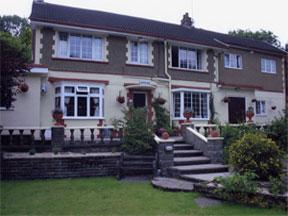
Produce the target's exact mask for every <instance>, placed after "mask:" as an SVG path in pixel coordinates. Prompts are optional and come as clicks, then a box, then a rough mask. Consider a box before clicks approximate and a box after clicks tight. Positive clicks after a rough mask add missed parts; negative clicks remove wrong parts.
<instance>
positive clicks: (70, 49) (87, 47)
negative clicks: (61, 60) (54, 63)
mask: <svg viewBox="0 0 288 216" xmlns="http://www.w3.org/2000/svg"><path fill="white" fill-rule="evenodd" d="M103 44H104V43H103V39H102V38H98V37H93V36H91V35H80V34H69V33H66V32H59V44H58V45H59V47H58V56H59V57H65V58H76V59H86V60H97V61H103Z"/></svg>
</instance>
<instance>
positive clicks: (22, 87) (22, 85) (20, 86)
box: [18, 82, 29, 93]
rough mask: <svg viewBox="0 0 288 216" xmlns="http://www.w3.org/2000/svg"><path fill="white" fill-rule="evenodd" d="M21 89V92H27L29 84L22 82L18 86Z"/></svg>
mask: <svg viewBox="0 0 288 216" xmlns="http://www.w3.org/2000/svg"><path fill="white" fill-rule="evenodd" d="M18 88H19V89H20V91H21V92H23V93H25V92H28V90H29V86H28V84H27V83H24V82H23V83H21V84H20V85H19V87H18Z"/></svg>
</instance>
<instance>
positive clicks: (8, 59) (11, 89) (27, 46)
mask: <svg viewBox="0 0 288 216" xmlns="http://www.w3.org/2000/svg"><path fill="white" fill-rule="evenodd" d="M31 37H32V36H31V29H30V27H29V23H28V20H27V19H25V18H21V17H18V16H16V15H14V16H2V17H1V16H0V54H1V61H0V64H1V71H0V72H1V84H0V92H1V104H0V105H1V107H6V108H7V109H8V108H9V107H11V106H12V102H13V101H15V100H16V98H15V95H16V89H17V88H16V86H17V85H19V78H20V77H21V76H22V75H23V74H24V73H25V72H27V71H28V70H29V68H28V66H27V63H28V62H29V61H30V60H31V53H32V52H31V47H32V45H31V44H32V39H31Z"/></svg>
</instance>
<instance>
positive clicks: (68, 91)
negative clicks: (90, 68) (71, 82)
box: [64, 86, 75, 93]
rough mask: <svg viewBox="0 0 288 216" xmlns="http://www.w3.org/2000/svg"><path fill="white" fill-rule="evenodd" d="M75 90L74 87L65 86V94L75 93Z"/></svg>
mask: <svg viewBox="0 0 288 216" xmlns="http://www.w3.org/2000/svg"><path fill="white" fill-rule="evenodd" d="M74 90H75V88H74V87H73V86H65V88H64V92H65V93H74Z"/></svg>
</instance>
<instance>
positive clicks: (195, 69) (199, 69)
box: [170, 45, 207, 72]
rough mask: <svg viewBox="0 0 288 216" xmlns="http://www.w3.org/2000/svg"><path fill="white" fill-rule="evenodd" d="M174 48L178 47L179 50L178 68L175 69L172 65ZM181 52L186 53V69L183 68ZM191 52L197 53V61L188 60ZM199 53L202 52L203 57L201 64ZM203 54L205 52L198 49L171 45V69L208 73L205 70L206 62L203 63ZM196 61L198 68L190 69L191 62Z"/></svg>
mask: <svg viewBox="0 0 288 216" xmlns="http://www.w3.org/2000/svg"><path fill="white" fill-rule="evenodd" d="M172 47H177V48H178V67H174V66H173V65H172V50H173V49H172ZM180 50H184V51H186V64H187V65H186V67H181V64H180V63H181V58H180ZM189 51H191V52H194V53H195V55H194V56H195V59H188V56H189V55H188V53H189ZM198 52H200V55H201V62H198ZM203 54H204V50H201V49H196V48H191V47H184V46H177V45H171V46H170V67H171V68H176V69H181V70H188V71H199V72H206V71H207V70H204V69H203V68H204V62H203ZM193 61H195V63H196V64H195V66H196V68H189V62H193Z"/></svg>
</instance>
